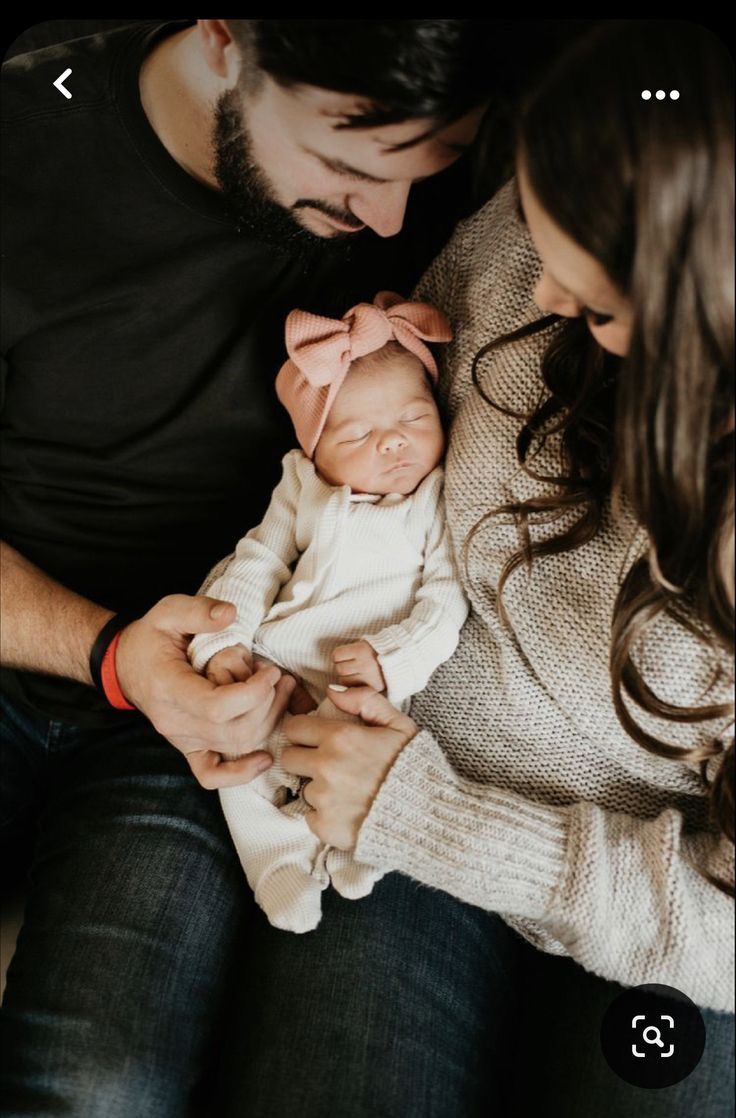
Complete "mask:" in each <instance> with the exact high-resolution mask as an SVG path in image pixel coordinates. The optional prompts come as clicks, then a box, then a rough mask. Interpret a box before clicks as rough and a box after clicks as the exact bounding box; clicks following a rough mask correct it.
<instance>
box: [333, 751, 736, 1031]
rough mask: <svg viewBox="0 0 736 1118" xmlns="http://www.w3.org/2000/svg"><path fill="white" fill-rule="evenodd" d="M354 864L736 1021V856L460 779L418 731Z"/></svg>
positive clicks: (674, 826)
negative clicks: (720, 883)
mask: <svg viewBox="0 0 736 1118" xmlns="http://www.w3.org/2000/svg"><path fill="white" fill-rule="evenodd" d="M355 856H356V858H358V859H359V860H360V861H361V862H367V863H369V864H371V865H375V866H377V867H380V868H382V869H384V870H389V869H391V870H399V871H401V872H403V873H405V874H408V875H409V876H410V877H413V878H415V879H416V880H418V881H421V882H424V884H426V885H430V886H433V887H435V888H438V889H443V890H444V891H445V892H447V893H450V894H452V895H453V896H455V897H457V898H458V899H459V900H461V901H465V902H467V903H469V904H473V905H477V906H478V907H480V908H484V909H487V910H488V911H492V912H498V913H500V914H501V915H504V916H509V917H515V918H517V919H520V920H528V921H533V922H535V923H536V924H537V926H541V927H542V928H543V929H544V930H545V931H546V932H547V933H548V934H549V935H550V936H551V937H553V938H554V939H555V940H556V941H557V942H558V943H559V944H561V945H562V947H563V948H564V949H565V951H566V952H567V953H568V954H569V955H571V956H572V957H573V958H574V959H575V960H576V961H577V962H578V963H580V964H581V965H582V966H583V967H585V968H586V969H587V970H590V971H593V972H594V973H596V974H598V975H600V976H601V977H603V978H606V979H608V980H611V981H614V982H619V983H621V984H622V985H625V986H636V985H640V984H642V983H646V982H659V983H664V984H666V985H669V986H674V987H676V988H677V989H679V990H682V991H683V992H684V993H686V994H687V995H688V996H689V997H691V998H692V999H693V1001H695V1002H696V1003H697V1004H698V1005H701V1006H705V1007H709V1008H712V1009H717V1010H725V1011H727V1012H731V1013H732V1012H733V1009H734V974H733V969H734V942H733V940H734V919H733V902H732V900H731V898H730V897H729V896H727V895H726V894H725V893H724V892H723V891H722V890H720V889H719V888H718V887H717V886H716V885H715V884H712V883H711V881H710V880H708V877H707V876H706V875H708V874H710V875H713V876H715V877H716V878H718V879H720V880H724V879H725V880H727V881H730V882H733V846H732V844H731V843H730V842H728V840H727V839H726V838H725V837H724V836H722V835H718V834H715V833H711V832H689V831H686V830H685V828H684V826H683V818H682V815H681V814H680V813H679V812H678V811H677V810H676V809H674V808H668V809H666V810H665V811H663V812H662V813H661V814H659V815H658V816H656V817H654V818H650V819H639V818H634V817H632V816H629V815H625V814H620V813H615V812H610V811H605V810H603V809H601V808H600V807H598V806H596V805H594V804H591V803H587V802H583V803H576V804H572V805H570V806H567V807H556V806H553V805H550V804H541V803H536V802H533V801H531V800H528V799H525V798H524V797H522V796H519V795H517V794H515V793H513V792H507V791H502V790H500V789H496V788H494V787H492V786H489V785H486V784H478V783H474V782H472V781H469V780H466V779H463V778H462V777H460V776H459V775H458V774H457V773H456V772H455V771H454V769H453V768H452V767H451V766H450V764H449V763H448V761H447V760H446V758H445V756H444V754H443V752H442V750H441V748H440V746H439V745H438V743H437V742H436V741H435V739H434V738H433V737H432V736H431V735H430V734H429V733H427V732H426V731H420V732H419V733H418V734H417V735H416V736H415V737H414V738H413V739H412V740H411V741H410V742H409V744H408V745H407V746H406V747H405V748H404V749H403V750H402V752H401V753H400V754H399V756H398V758H397V759H396V761H395V763H394V765H393V767H392V768H391V770H390V771H389V774H388V776H387V777H386V779H385V781H384V783H383V785H382V786H381V788H380V789H379V792H378V795H377V797H376V799H375V800H374V802H373V805H372V807H371V810H370V812H369V813H368V815H367V817H366V819H365V820H364V822H363V825H362V827H361V829H360V833H359V835H358V842H357V845H356V850H355Z"/></svg>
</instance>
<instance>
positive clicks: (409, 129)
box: [213, 76, 483, 244]
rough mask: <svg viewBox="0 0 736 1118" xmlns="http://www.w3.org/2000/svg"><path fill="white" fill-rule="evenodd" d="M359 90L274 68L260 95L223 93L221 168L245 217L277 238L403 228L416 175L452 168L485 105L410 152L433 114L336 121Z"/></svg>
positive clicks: (225, 186)
mask: <svg viewBox="0 0 736 1118" xmlns="http://www.w3.org/2000/svg"><path fill="white" fill-rule="evenodd" d="M360 105H361V100H360V98H358V97H356V96H353V95H352V94H343V93H332V92H329V91H327V90H323V89H318V88H316V87H314V86H298V87H295V88H293V89H289V90H285V89H282V88H281V87H280V86H278V85H277V84H276V83H275V82H274V81H272V80H271V78H269V77H267V76H265V77H264V81H263V85H262V86H261V87H259V89H258V90H257V92H256V93H254V94H250V95H248V94H244V93H243V91H242V89H241V87H240V86H236V87H235V88H234V89H232V90H229V91H228V92H226V93H224V94H222V95H221V97H220V98H219V100H218V102H217V106H216V113H215V131H214V137H213V143H214V147H215V174H216V177H217V181H218V183H219V185H220V187H221V189H222V191H223V193H224V195H225V196H226V198H227V199H228V201H229V202H230V204H231V206H232V207H233V209H234V210H235V212H236V214H237V215H238V216H239V217H240V218H241V220H242V222H243V224H245V225H251V224H252V223H253V222H257V223H258V224H259V225H261V226H262V225H264V224H265V225H266V227H267V228H270V229H271V231H272V233H275V234H276V235H277V238H278V239H283V240H287V241H288V240H295V241H301V242H302V243H305V242H307V243H312V244H313V243H315V241H322V242H324V241H325V240H332V241H335V240H339V241H345V240H348V239H349V238H350V237H352V236H354V235H355V233H357V232H359V231H360V230H361V229H365V228H366V227H367V228H370V229H373V230H374V231H375V232H376V233H377V234H378V235H379V236H381V237H391V236H393V235H394V234H396V233H398V232H399V230H400V229H401V226H402V224H403V220H404V211H405V209H406V202H407V198H408V195H409V191H410V189H411V186H412V184H413V183H414V182H419V181H421V180H422V179H425V178H428V177H429V176H430V175H434V174H437V172H438V171H443V170H444V169H445V168H446V167H449V166H450V164H452V163H454V162H455V160H456V159H458V158H459V156H460V155H461V154H462V152H463V151H464V150H465V149H466V148H467V147H468V146H469V145H470V144H471V143H472V140H473V138H474V136H475V133H476V131H477V129H478V125H479V123H480V120H481V117H482V115H483V107H480V108H477V109H474V110H473V111H472V112H470V113H468V114H467V115H466V116H464V117H462V118H461V119H460V120H458V121H455V122H454V123H452V124H450V125H447V126H446V127H445V128H443V129H442V130H441V131H440V132H438V133H437V135H435V136H433V137H432V138H431V139H428V140H423V141H420V142H419V143H417V144H416V145H415V146H413V147H410V148H407V149H406V150H404V151H398V152H397V151H392V150H391V148H392V147H393V146H394V145H396V144H401V143H404V142H405V141H407V140H411V139H413V138H414V137H416V136H419V135H422V134H423V133H424V132H426V131H427V130H428V129H429V128H430V127H431V122H430V121H426V120H411V121H404V122H402V123H399V124H389V125H382V126H381V127H371V128H358V129H337V128H336V127H335V125H337V124H339V123H341V122H343V121H345V119H346V117H347V116H348V115H349V114H354V113H355V112H357V111H358V109H359V108H360Z"/></svg>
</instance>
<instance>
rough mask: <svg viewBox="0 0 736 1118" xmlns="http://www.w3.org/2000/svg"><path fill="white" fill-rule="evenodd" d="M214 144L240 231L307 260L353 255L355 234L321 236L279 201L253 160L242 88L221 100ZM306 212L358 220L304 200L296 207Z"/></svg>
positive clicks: (227, 198) (221, 178) (219, 171)
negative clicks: (352, 246)
mask: <svg viewBox="0 0 736 1118" xmlns="http://www.w3.org/2000/svg"><path fill="white" fill-rule="evenodd" d="M212 144H213V147H214V153H215V166H214V169H215V177H216V179H217V182H218V185H219V187H220V189H221V191H222V195H223V199H224V201H225V203H226V205H227V206H228V208H229V210H230V212H231V214H232V216H233V219H234V221H235V225H236V227H237V230H238V232H239V233H246V234H247V233H248V232H252V233H254V234H256V235H257V236H258V238H259V239H261V240H265V241H267V242H268V243H269V244H273V245H277V246H279V247H284V248H289V249H291V250H292V251H294V252H296V253H297V254H298V255H302V256H305V257H312V256H313V255H314V254H315V253H319V254H322V255H327V254H329V256H330V257H331V258H338V259H340V258H343V259H347V258H348V257H349V255H350V250H351V245H350V244H349V240H350V238H352V237H355V235H356V234H355V233H345V234H342V235H338V236H335V237H319V236H317V234H316V233H312V232H311V231H310V230H309V229H306V228H305V227H304V226H303V225H301V224H300V223H299V221H297V219H296V217H295V216H294V213H293V210H292V209H289V208H287V207H286V206H282V205H281V204H280V203H279V202H277V201H276V199H275V197H274V190H273V186H272V185H271V183H270V182H269V180H268V178H267V177H266V174H265V173H264V171H263V169H262V168H261V167H259V166H258V164H257V163H256V161H255V159H254V157H253V151H252V143H251V138H250V133H249V132H248V127H247V124H246V122H245V118H244V116H243V111H242V108H241V102H240V95H239V91H238V88H237V87H236V88H235V89H230V90H228V91H227V92H226V93H223V94H222V95H221V96H220V97H219V99H218V101H217V104H216V106H215V124H214V128H213V133H212ZM306 208H309V209H314V210H316V211H318V212H320V213H325V214H328V215H329V216H332V217H334V218H336V219H337V220H338V221H344V222H345V223H346V224H349V223H350V222H351V221H355V218H354V217H353V215H352V214H348V215H346V214H344V213H343V212H342V211H340V212H338V211H337V210H336V209H335V208H333V207H330V206H329V205H328V204H327V203H325V202H321V201H319V200H317V199H314V200H311V199H300V200H299V201H298V202H296V203H295V205H294V207H293V209H306Z"/></svg>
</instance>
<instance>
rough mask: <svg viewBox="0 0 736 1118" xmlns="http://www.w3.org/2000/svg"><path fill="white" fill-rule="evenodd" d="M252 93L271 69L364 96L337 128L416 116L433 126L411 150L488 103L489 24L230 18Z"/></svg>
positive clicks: (285, 78) (282, 78)
mask: <svg viewBox="0 0 736 1118" xmlns="http://www.w3.org/2000/svg"><path fill="white" fill-rule="evenodd" d="M227 25H228V27H229V29H230V32H231V34H232V36H233V39H234V40H235V42H236V43H237V45H238V47H239V48H240V50H241V53H242V55H243V71H242V79H243V82H244V83H245V85H246V87H247V88H249V90H250V91H251V92H252V91H253V90H254V89H257V88H258V84H259V78H260V76H261V75H262V74H263V73H266V74H268V75H269V76H270V77H271V78H272V79H273V80H274V81H275V82H278V84H279V85H280V86H282V87H283V88H285V89H288V88H290V87H291V86H294V85H298V84H302V85H312V86H318V87H319V88H321V89H329V90H334V91H335V92H338V93H354V94H358V95H360V96H362V97H365V99H366V104H365V106H364V107H363V109H362V110H361V111H360V112H359V113H356V114H354V115H351V116H350V117H348V118H346V119H345V121H344V122H341V123H340V124H339V125H337V127H339V128H373V127H380V126H381V125H385V124H394V123H396V122H399V121H404V120H412V119H418V118H424V119H430V120H432V121H433V122H434V127H433V128H431V129H430V130H428V131H427V132H426V133H424V135H423V136H421V137H418V138H417V139H415V140H413V141H411V142H410V144H404V145H398V147H397V150H401V149H402V148H403V147H408V146H410V145H411V144H413V143H416V142H418V139H425V138H428V137H429V136H431V135H433V134H434V133H435V132H437V131H439V130H440V129H442V128H443V127H445V126H446V125H447V124H449V123H451V122H452V121H454V120H457V119H458V118H459V117H461V116H464V115H465V114H466V113H467V112H469V111H470V110H471V109H473V108H475V107H476V106H477V105H480V104H481V103H482V102H483V101H485V100H486V99H487V98H488V97H489V96H490V94H491V92H492V83H493V73H494V64H493V63H494V58H493V53H494V52H493V49H492V44H493V39H494V37H495V36H494V33H493V21H492V20H484V19H481V20H474V19H376V20H360V19H301V20H291V19H229V20H228V21H227Z"/></svg>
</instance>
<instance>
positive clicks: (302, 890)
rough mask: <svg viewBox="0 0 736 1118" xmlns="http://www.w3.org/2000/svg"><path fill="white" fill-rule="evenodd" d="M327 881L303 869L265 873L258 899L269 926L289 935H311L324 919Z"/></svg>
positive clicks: (286, 867) (274, 869) (283, 868)
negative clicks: (322, 900)
mask: <svg viewBox="0 0 736 1118" xmlns="http://www.w3.org/2000/svg"><path fill="white" fill-rule="evenodd" d="M326 884H327V880H326V878H324V879H323V878H320V877H318V876H315V875H314V874H312V873H309V872H307V873H305V871H304V868H303V867H302V866H301V865H294V864H293V863H292V864H291V865H281V866H273V867H270V868H269V869H268V870H266V871H265V872H264V874H263V875H262V877H261V879H260V881H259V882H258V885H257V887H256V889H255V898H256V901H257V903H258V904H259V905H260V906H261V908H262V909H263V911H264V912H265V913H266V916H267V917H268V919H269V922H270V923H271V924H273V926H274V927H275V928H281V929H282V930H283V931H285V932H311V931H312V929H313V928H316V927H317V925H318V924H319V922H320V919H321V917H322V904H321V896H322V890H323V889H324V888H325V886H326Z"/></svg>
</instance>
